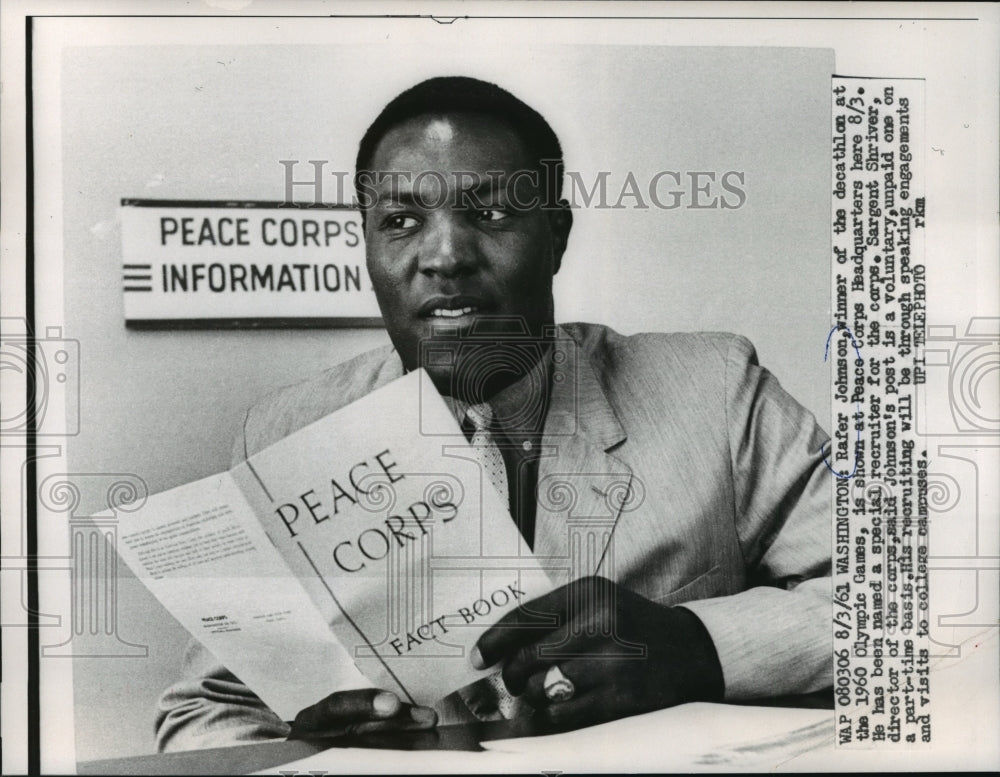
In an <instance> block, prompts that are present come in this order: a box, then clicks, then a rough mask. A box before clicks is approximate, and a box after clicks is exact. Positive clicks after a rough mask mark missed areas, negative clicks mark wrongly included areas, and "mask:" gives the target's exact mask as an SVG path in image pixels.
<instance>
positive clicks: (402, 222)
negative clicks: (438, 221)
mask: <svg viewBox="0 0 1000 777" xmlns="http://www.w3.org/2000/svg"><path fill="white" fill-rule="evenodd" d="M419 224H420V221H419V220H418V219H417V218H416V217H415V216H409V215H407V214H405V213H398V214H396V215H393V216H388V217H387V218H386V219H385V220H384V221H383V222H382V226H383V227H385V228H386V229H413V228H414V227H416V226H419Z"/></svg>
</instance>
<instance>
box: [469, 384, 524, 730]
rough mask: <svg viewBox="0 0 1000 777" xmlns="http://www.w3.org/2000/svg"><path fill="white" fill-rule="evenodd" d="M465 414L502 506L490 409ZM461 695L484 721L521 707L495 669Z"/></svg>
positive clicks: (502, 470) (503, 485) (502, 476)
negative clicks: (496, 713) (497, 714)
mask: <svg viewBox="0 0 1000 777" xmlns="http://www.w3.org/2000/svg"><path fill="white" fill-rule="evenodd" d="M465 415H466V418H468V420H469V421H470V422H471V423H472V427H473V429H474V431H473V434H472V439H471V440H470V441H469V442H470V443H471V445H472V451H473V453H474V454H475V456H476V458H477V459H478V460H479V463H480V464H481V465H482V467H483V471H484V472H485V473H486V475H487V476H488V477H489V479H490V482H491V483H492V484H493V487H494V488H496V490H497V492H498V493H499V494H500V498H501V500H502V502H503V504H505V505H506V504H507V503H508V499H507V469H506V467H505V466H504V462H503V454H501V453H500V449H499V448H498V447H497V444H496V440H494V438H493V432H492V431H491V428H490V427H491V425H492V423H493V408H491V407H490V406H489V405H488V404H487V403H485V402H484V403H482V404H479V405H472V406H471V407H469V409H468V410H467V411H466V413H465ZM461 695H462V698H463V699H464V700H465V703H466V704H467V705H468V706H469V708H470V709H471V710H472V711H473V713H474V714H475V715H476V716H477V717H479V718H483V719H487V720H489V719H491V718H492V717H495V714H494V711H496V712H499V713H500V715H502V716H503V717H504V718H512V717H514V715H515V714H517V713H518V712H519V710H520V706H521V705H520V704H519V703H518V700H517V699H516V698H514V697H513V696H511V695H510V692H509V691H508V690H507V687H506V686H505V685H504V683H503V678H502V677H501V675H500V671H499V670H498V671H496V672H494V673H493V674H491V675H490V676H489V677H486V678H484V679H482V680H480V681H478V682H476V683H473V684H472V685H470V686H468V687H466V688H464V689H462V692H461Z"/></svg>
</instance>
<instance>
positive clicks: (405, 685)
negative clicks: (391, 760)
mask: <svg viewBox="0 0 1000 777" xmlns="http://www.w3.org/2000/svg"><path fill="white" fill-rule="evenodd" d="M373 419H378V423H377V424H376V423H373ZM390 419H391V420H390ZM427 429H433V430H437V431H440V430H450V431H451V434H445V435H440V434H437V433H435V434H433V435H429V434H424V433H421V430H427ZM233 474H234V477H235V478H237V480H238V481H239V482H240V483H241V484H242V485H243V487H244V491H245V493H247V494H248V498H249V499H251V500H252V501H254V506H255V508H256V509H257V512H258V514H259V515H261V516H262V517H263V519H264V521H263V522H264V526H265V529H266V530H267V532H268V534H269V535H270V536H271V538H272V540H273V541H274V543H275V545H276V546H277V547H278V548H279V549H280V550H281V552H282V554H283V555H284V556H285V559H286V560H287V562H288V563H289V565H290V566H291V567H292V569H293V570H295V572H296V573H297V574H299V575H300V578H301V581H302V584H303V586H304V587H305V588H306V589H307V590H308V591H309V593H310V594H311V595H312V596H313V599H314V601H315V602H316V603H317V605H318V606H319V607H320V609H321V610H322V612H323V614H324V616H326V617H328V618H329V619H330V622H331V627H332V628H333V630H334V632H335V633H336V634H337V636H338V638H340V639H341V641H342V642H343V643H344V644H345V645H346V646H347V647H348V649H349V650H350V652H351V656H352V657H353V659H354V661H355V662H356V663H357V665H358V667H359V668H360V669H361V670H362V671H363V672H365V674H366V675H367V676H368V677H369V678H370V679H371V680H372V681H373V682H374V683H375V684H376V685H378V686H379V687H384V688H387V689H390V690H393V691H396V692H397V693H400V694H401V695H402V697H403V698H404V699H407V700H412V701H414V702H416V703H419V704H432V703H434V702H435V701H437V700H438V699H440V698H442V697H443V696H445V695H447V694H448V693H450V692H452V691H454V690H456V689H458V688H460V687H462V686H464V685H466V684H468V683H470V682H472V681H474V680H476V679H479V678H481V677H483V676H485V675H487V674H489V672H488V671H476V670H475V669H473V668H472V666H471V664H470V663H469V658H468V656H469V651H470V649H471V648H472V646H473V645H474V644H475V642H476V640H477V639H478V638H479V636H480V635H481V634H482V633H483V632H484V631H485V630H486V628H488V627H489V626H490V625H491V624H493V623H495V622H496V621H497V620H498V619H499V618H501V617H502V616H503V615H504V614H505V613H507V612H510V611H511V610H512V609H513V608H514V607H516V606H517V605H518V604H519V603H523V602H527V601H529V600H531V599H534V598H536V597H538V596H540V595H542V594H543V593H546V592H547V591H549V590H551V588H552V585H551V582H550V581H549V578H548V575H547V574H546V572H545V570H544V569H542V568H541V567H540V565H539V563H538V561H537V560H536V559H535V557H534V556H533V555H532V553H531V551H530V549H529V548H528V547H527V545H526V544H525V542H524V540H523V539H522V537H521V535H520V533H519V531H518V529H517V527H516V525H515V524H514V522H513V521H512V519H511V517H510V513H509V512H508V509H507V505H506V504H504V503H502V502H501V500H500V497H499V495H498V493H497V491H496V490H495V489H494V487H493V485H492V484H491V483H490V482H489V481H488V480H487V479H485V478H484V476H483V474H482V469H481V467H480V465H479V462H478V461H477V460H476V459H475V456H474V454H473V453H472V452H471V448H470V446H469V445H468V444H467V443H466V441H465V438H464V437H463V436H462V433H461V430H460V429H459V427H458V424H457V422H456V421H455V419H454V417H453V416H452V415H451V413H450V411H449V410H448V408H447V406H446V405H445V403H444V400H442V399H441V397H440V396H439V395H438V394H437V391H436V390H435V389H434V386H433V384H432V383H431V382H430V380H429V378H427V377H426V374H425V373H424V372H423V371H422V370H421V371H417V372H414V373H410V374H409V375H406V376H404V377H402V378H400V379H398V380H396V381H394V382H393V383H391V384H389V385H388V386H385V387H384V388H382V389H379V390H378V391H375V392H373V393H371V394H369V395H368V396H366V397H364V398H362V399H360V400H358V401H357V402H354V403H352V404H351V405H349V406H347V407H345V408H343V409H342V410H339V411H337V412H336V413H333V414H331V415H329V416H327V417H325V418H323V419H321V420H320V421H317V422H315V423H313V424H311V425H309V426H307V427H305V428H304V429H301V430H300V431H298V432H296V433H295V434H293V435H291V436H289V437H286V438H285V439H283V440H281V441H279V442H277V443H275V444H274V445H272V446H270V447H269V448H267V449H266V450H265V451H262V452H261V453H259V454H256V455H254V456H252V457H251V458H250V460H249V462H248V463H247V464H246V465H244V466H241V467H238V468H236V469H234V470H233ZM352 479H353V482H352ZM365 492H367V493H365ZM333 690H337V688H332V687H331V688H330V690H329V692H332V691H333Z"/></svg>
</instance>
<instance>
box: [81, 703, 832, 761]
mask: <svg viewBox="0 0 1000 777" xmlns="http://www.w3.org/2000/svg"><path fill="white" fill-rule="evenodd" d="M752 704H753V706H772V707H798V708H809V709H831V710H832V709H833V694H832V692H831V691H821V692H819V693H814V694H808V695H805V696H790V697H780V698H775V699H763V700H758V701H754V702H752ZM551 733H554V731H553V730H552V729H550V728H546V727H544V726H542V725H540V724H539V723H538V722H536V721H534V720H533V719H532V718H520V719H517V720H509V721H499V722H496V723H467V724H464V725H459V726H440V727H438V728H436V729H434V730H431V731H408V732H406V731H404V732H394V733H391V734H368V735H365V736H351V737H347V736H344V737H336V738H333V739H314V740H301V741H291V742H285V741H281V742H263V743H260V744H250V745H238V746H235V747H219V748H211V749H206V750H192V751H188V752H182V753H163V754H158V755H145V756H134V757H130V758H114V759H107V760H98V761H83V762H80V763H79V764H77V771H78V773H79V774H109V775H116V774H154V775H155V774H248V773H250V772H254V771H260V770H264V769H270V768H273V767H276V766H281V765H283V764H287V763H289V762H291V761H297V760H299V759H301V758H306V757H308V756H311V755H315V754H316V753H319V752H321V751H323V750H327V749H329V748H338V747H339V748H346V747H350V748H376V749H384V750H411V751H412V750H450V751H463V750H464V751H469V752H477V751H482V750H483V748H482V747H481V745H480V743H481V742H490V741H495V740H500V739H513V738H517V737H531V736H539V735H545V734H551Z"/></svg>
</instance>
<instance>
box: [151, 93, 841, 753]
mask: <svg viewBox="0 0 1000 777" xmlns="http://www.w3.org/2000/svg"><path fill="white" fill-rule="evenodd" d="M357 169H358V179H357V184H358V191H359V194H360V195H361V205H362V209H363V210H362V213H363V218H364V224H365V243H366V251H367V259H368V270H369V274H370V276H371V279H372V282H373V284H374V286H375V290H376V295H377V297H378V301H379V305H380V307H381V310H382V313H383V317H384V319H385V323H386V327H387V329H388V332H389V335H390V339H391V341H392V347H386V348H382V349H379V350H376V351H373V352H370V353H366V354H362V355H361V356H359V357H356V358H355V359H353V360H351V361H349V362H347V363H345V364H342V365H339V366H337V367H334V368H333V369H331V370H328V371H327V372H325V373H323V374H321V375H319V376H318V377H316V378H314V379H311V380H309V381H306V382H305V383H302V384H299V385H297V386H292V387H290V388H287V389H284V390H282V391H280V392H278V393H277V394H275V395H274V396H272V397H270V398H268V399H267V400H265V401H263V402H261V403H260V404H259V405H257V406H255V407H254V408H251V409H250V411H249V412H248V414H247V416H246V420H245V424H244V428H243V433H242V434H241V435H240V437H239V439H238V441H237V447H236V458H237V459H240V460H241V459H243V458H245V457H247V456H250V455H252V454H254V453H255V452H257V451H259V450H261V449H263V448H264V447H266V446H268V445H270V444H271V443H273V442H276V441H277V440H279V439H281V438H283V437H284V436H286V435H288V434H290V433H291V432H293V431H295V430H297V429H299V428H301V427H303V426H305V425H306V424H308V423H310V422H312V421H314V420H317V419H318V418H321V417H323V416H325V415H327V414H329V413H330V412H332V411H334V410H336V409H338V408H339V407H342V406H344V405H346V404H348V403H350V402H352V401H354V400H355V399H358V398H360V397H362V396H364V395H365V394H367V393H369V392H370V391H372V390H374V389H376V388H378V387H379V386H382V385H384V384H386V383H388V382H389V381H391V380H393V379H395V378H397V377H399V376H401V375H402V374H403V373H404V372H405V371H408V370H412V369H416V368H419V367H423V368H425V369H426V370H427V371H428V373H429V375H430V377H431V378H432V380H433V381H434V383H435V385H436V386H437V388H438V390H439V391H440V392H441V393H442V395H443V396H444V397H445V398H446V401H447V402H448V404H449V406H450V407H451V408H452V410H453V412H454V414H455V416H456V419H457V420H459V422H460V423H468V422H469V421H470V419H471V420H472V421H473V422H476V424H475V432H473V430H472V428H471V427H470V428H469V429H468V433H469V435H470V436H472V437H474V439H478V440H479V441H480V443H482V442H483V440H485V445H487V446H489V449H490V451H491V454H492V455H494V456H495V459H494V461H495V462H496V463H497V468H498V470H499V472H500V478H501V480H506V482H505V483H504V482H501V483H499V484H498V488H500V489H501V490H506V492H507V496H508V501H509V506H510V509H511V516H512V518H513V520H515V522H516V523H517V525H518V527H519V529H520V531H521V533H522V535H523V536H524V538H525V540H526V541H527V543H528V544H529V545H530V546H531V547H532V549H533V551H534V552H535V554H536V555H540V556H544V557H556V558H564V559H566V558H570V557H571V556H572V555H573V553H572V552H571V548H570V547H569V545H570V544H571V542H572V540H571V532H570V531H569V530H568V525H567V524H568V516H569V515H571V514H575V515H583V516H603V517H604V519H605V526H606V528H607V531H605V532H603V533H602V534H599V535H597V537H598V539H597V545H596V546H593V547H592V548H591V551H590V555H589V556H586V559H587V560H586V561H585V563H584V565H583V567H582V568H581V567H579V565H577V568H575V569H573V570H571V572H570V574H569V577H570V578H575V579H569V580H567V581H565V585H561V586H559V587H557V588H556V589H555V590H554V591H553V592H552V593H550V594H548V595H546V596H544V597H542V598H541V599H539V600H535V601H534V602H531V603H528V604H526V605H524V606H523V607H522V608H520V609H518V610H517V611H515V612H514V613H512V615H511V616H509V617H508V618H505V619H504V621H503V622H502V624H500V625H501V626H502V627H494V628H493V629H491V630H490V631H488V632H487V633H486V634H485V635H484V636H483V637H482V638H481V639H480V641H479V643H478V645H477V650H476V651H474V655H473V658H472V660H473V663H475V664H476V665H477V666H479V667H485V666H494V667H495V668H496V669H497V672H496V674H495V675H494V677H492V678H488V679H487V680H484V681H480V682H479V683H476V684H474V685H473V686H469V687H467V688H466V689H462V690H461V691H460V692H458V693H456V694H452V695H451V696H449V697H447V698H446V699H444V700H442V701H441V703H439V704H438V705H436V706H435V708H434V709H430V708H423V707H412V706H410V705H407V704H403V703H402V702H401V701H400V700H399V699H398V698H397V697H395V695H394V694H392V693H389V692H386V691H378V690H377V689H376V690H362V691H338V690H337V689H325V691H329V692H330V693H329V695H327V696H325V698H323V699H322V700H321V701H319V702H317V704H315V705H313V706H312V707H309V708H307V709H305V710H303V711H302V712H300V713H299V715H298V716H297V717H296V719H295V721H292V722H291V724H290V725H289V724H288V723H286V722H284V721H281V720H280V719H278V718H277V716H276V715H274V713H272V712H271V711H270V710H268V709H267V708H266V707H265V706H264V705H263V704H262V703H261V702H260V700H259V699H257V698H256V697H255V696H254V695H253V694H252V693H251V692H250V691H249V690H248V689H247V688H246V687H245V686H243V685H242V684H241V683H240V682H239V680H238V679H237V678H235V677H234V676H233V675H232V674H230V673H229V672H227V671H226V669H225V668H224V667H222V666H219V665H218V664H217V662H215V661H214V659H213V658H212V656H211V655H210V654H208V653H207V651H205V650H204V649H203V648H201V647H200V646H199V645H197V643H194V644H192V646H191V647H190V648H189V655H188V656H187V657H186V664H187V667H186V679H185V680H183V681H182V682H180V683H178V684H177V685H175V686H174V687H173V688H171V689H170V690H168V691H167V692H166V693H165V694H164V696H163V697H162V699H161V702H160V709H159V715H158V721H157V727H158V744H159V746H160V747H161V749H186V748H192V747H209V746H216V745H221V744H227V743H233V742H237V741H252V740H257V739H264V738H269V737H281V736H289V735H291V736H319V735H332V734H337V733H341V732H343V731H345V730H350V731H356V732H364V731H378V730H392V729H401V728H404V729H405V728H426V727H430V726H433V725H435V724H438V723H445V722H455V721H458V720H463V719H466V720H468V719H475V718H479V719H491V718H496V717H510V716H513V715H527V714H533V715H535V716H539V717H541V718H544V719H545V720H547V721H551V722H552V723H554V724H556V725H558V726H580V725H587V724H591V723H595V722H600V721H603V720H609V719H614V718H618V717H623V716H626V715H631V714H636V713H639V712H646V711H649V710H653V709H658V708H662V707H667V706H671V705H674V704H679V703H683V702H687V701H698V700H709V701H721V700H740V699H751V698H755V697H763V696H771V695H778V694H788V693H804V692H808V691H813V690H817V689H820V688H823V687H826V686H829V685H830V684H831V668H832V667H831V665H832V654H831V651H832V640H831V635H830V629H829V619H830V606H829V605H830V599H829V595H830V591H829V577H828V575H829V572H830V511H829V481H828V480H827V478H828V477H829V476H830V475H829V473H828V471H827V469H826V467H825V466H824V464H823V460H822V454H821V447H822V445H823V444H824V443H825V442H826V439H827V438H826V436H825V435H824V434H823V432H822V431H821V430H820V429H819V428H818V426H817V425H816V423H815V420H814V418H813V417H812V416H811V414H809V413H808V412H807V411H806V410H805V409H803V408H802V407H801V406H800V405H798V403H796V402H795V401H794V400H793V399H792V398H791V397H790V396H788V395H787V394H786V393H785V392H784V391H783V390H782V389H781V387H780V386H779V385H778V383H777V381H776V380H775V379H774V378H773V376H771V375H770V374H769V373H768V372H767V371H766V370H764V369H763V368H761V367H760V366H759V365H758V364H757V362H756V357H755V354H754V351H753V348H752V346H751V345H750V344H749V342H748V341H746V340H745V339H743V338H740V337H737V336H734V335H725V334H683V335H677V334H674V335H666V334H644V335H635V336H631V337H625V336H622V335H619V334H617V333H615V332H613V331H612V330H610V329H608V328H606V327H602V326H597V325H592V324H572V325H566V326H563V327H556V326H555V325H554V310H553V302H552V279H553V276H554V275H555V273H556V272H558V270H559V267H560V263H561V260H562V257H563V254H564V252H565V250H566V247H567V244H568V238H569V233H570V229H571V226H572V214H571V212H570V210H569V208H568V206H567V205H566V203H565V202H564V201H563V200H561V199H560V187H561V176H562V162H561V150H560V148H559V144H558V140H557V139H556V136H555V135H554V133H553V132H552V130H551V128H549V126H548V124H547V123H546V122H545V120H544V119H543V118H542V117H541V116H540V115H539V114H538V113H537V112H535V111H534V110H533V109H531V108H530V107H528V106H526V105H525V104H524V103H522V102H521V101H520V100H518V99H517V98H515V97H514V96H513V95H510V94H509V93H507V92H505V91H504V90H502V89H500V88H499V87H496V86H494V85H492V84H487V83H485V82H482V81H476V80H473V79H464V78H440V79H431V80H430V81H426V82H423V83H422V84H419V85H417V86H416V87H413V88H412V89H410V90H408V91H406V92H404V93H403V94H401V95H399V96H398V97H397V98H396V99H395V100H393V101H392V102H391V103H389V105H387V106H386V108H385V109H384V110H383V112H382V114H381V115H380V116H379V117H378V118H377V119H376V120H375V122H374V123H373V124H372V126H371V127H370V128H369V130H368V132H367V133H366V135H365V137H364V139H363V140H362V142H361V145H360V149H359V153H358V164H357ZM443 344H444V345H443ZM429 346H431V347H429ZM442 348H444V351H443V353H444V354H445V356H446V357H447V358H441V354H442ZM449 349H450V350H449ZM484 414H485V420H484ZM477 419H478V422H477ZM415 433H416V430H415ZM475 435H478V437H476V436H475ZM500 462H502V466H501V465H500ZM504 475H505V476H506V477H505V478H504ZM567 499H569V500H570V503H567V501H566V500H567ZM581 573H582V576H580V577H578V575H579V574H581ZM539 614H548V615H549V616H551V617H550V619H549V620H548V621H546V622H547V623H548V624H549V625H548V626H545V627H539V625H538V624H539V623H540V621H539ZM525 623H529V624H532V625H533V627H532V628H517V626H518V625H521V626H523V625H524V624H525ZM546 647H548V648H549V649H547V650H546V649H544V648H546ZM557 670H558V671H557ZM320 690H324V689H320ZM325 691H324V692H325ZM512 697H513V698H512Z"/></svg>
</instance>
